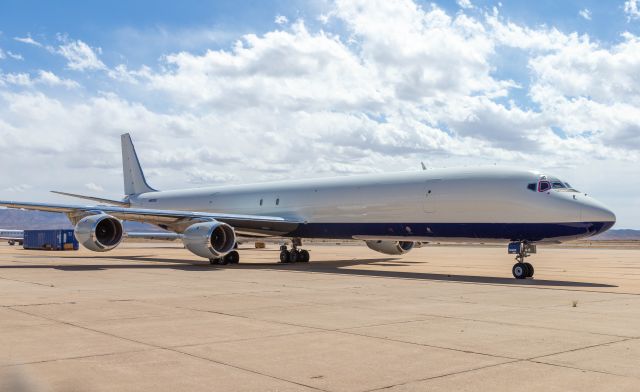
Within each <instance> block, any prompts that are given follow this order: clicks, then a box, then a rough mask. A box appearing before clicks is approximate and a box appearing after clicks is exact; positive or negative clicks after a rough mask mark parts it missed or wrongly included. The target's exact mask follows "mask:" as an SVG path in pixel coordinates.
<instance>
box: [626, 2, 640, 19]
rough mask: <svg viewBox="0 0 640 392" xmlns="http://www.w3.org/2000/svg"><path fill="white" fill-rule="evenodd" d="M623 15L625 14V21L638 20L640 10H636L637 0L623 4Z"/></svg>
mask: <svg viewBox="0 0 640 392" xmlns="http://www.w3.org/2000/svg"><path fill="white" fill-rule="evenodd" d="M624 13H625V14H627V20H628V21H631V20H634V19H640V9H638V0H626V1H625V2H624Z"/></svg>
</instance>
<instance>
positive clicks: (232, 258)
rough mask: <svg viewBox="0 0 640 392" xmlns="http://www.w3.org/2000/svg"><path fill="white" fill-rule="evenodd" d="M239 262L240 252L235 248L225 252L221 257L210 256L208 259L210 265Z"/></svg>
mask: <svg viewBox="0 0 640 392" xmlns="http://www.w3.org/2000/svg"><path fill="white" fill-rule="evenodd" d="M239 262H240V253H238V251H237V250H232V251H231V252H229V253H227V254H226V255H224V256H223V257H217V258H211V259H209V264H211V265H227V264H238V263H239Z"/></svg>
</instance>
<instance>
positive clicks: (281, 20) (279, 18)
mask: <svg viewBox="0 0 640 392" xmlns="http://www.w3.org/2000/svg"><path fill="white" fill-rule="evenodd" d="M274 22H275V23H276V24H278V25H284V24H287V23H289V19H287V17H286V16H284V15H276V18H275V20H274Z"/></svg>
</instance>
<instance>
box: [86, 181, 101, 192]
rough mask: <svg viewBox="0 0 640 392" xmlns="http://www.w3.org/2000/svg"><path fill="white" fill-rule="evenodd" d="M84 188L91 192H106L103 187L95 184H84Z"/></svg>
mask: <svg viewBox="0 0 640 392" xmlns="http://www.w3.org/2000/svg"><path fill="white" fill-rule="evenodd" d="M84 187H85V188H87V189H89V190H90V191H94V192H102V191H104V188H103V187H101V186H100V185H97V184H95V183H93V182H88V183H86V184H84Z"/></svg>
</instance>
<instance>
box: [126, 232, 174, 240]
mask: <svg viewBox="0 0 640 392" xmlns="http://www.w3.org/2000/svg"><path fill="white" fill-rule="evenodd" d="M126 238H142V239H146V240H164V241H173V240H179V239H181V238H182V234H178V233H172V232H166V233H165V232H162V233H158V232H135V231H134V232H132V231H128V232H127V233H126Z"/></svg>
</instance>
